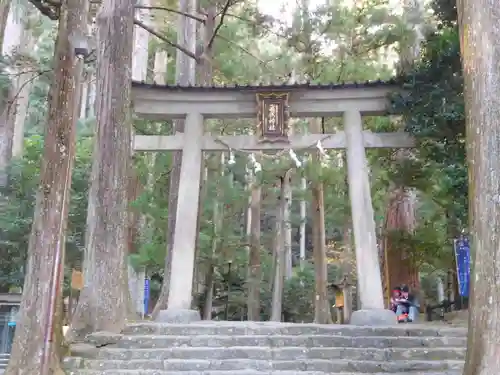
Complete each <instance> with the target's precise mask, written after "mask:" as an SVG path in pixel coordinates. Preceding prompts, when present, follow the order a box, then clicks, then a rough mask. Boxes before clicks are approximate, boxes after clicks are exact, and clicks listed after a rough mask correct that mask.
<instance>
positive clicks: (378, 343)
mask: <svg viewBox="0 0 500 375" xmlns="http://www.w3.org/2000/svg"><path fill="white" fill-rule="evenodd" d="M98 336H100V337H98ZM89 342H91V343H95V344H96V345H97V346H103V345H111V346H113V347H119V348H128V349H140V348H144V349H150V348H171V347H182V346H190V347H225V348H227V347H233V346H264V347H297V346H298V347H305V348H311V347H322V346H328V347H341V348H347V347H354V348H391V347H398V348H442V347H455V348H456V347H458V348H462V347H465V346H466V343H467V338H466V337H465V336H463V337H439V336H436V337H430V336H429V337H413V336H409V337H391V336H367V337H363V336H357V337H352V336H339V335H310V334H304V335H300V336H297V335H293V336H281V335H272V336H269V335H255V336H254V335H237V336H236V335H235V336H231V335H202V334H200V335H193V336H167V335H163V336H159V335H131V336H121V335H118V336H116V335H115V336H113V335H109V336H106V334H105V333H102V334H99V335H97V334H95V335H91V336H90V337H89Z"/></svg>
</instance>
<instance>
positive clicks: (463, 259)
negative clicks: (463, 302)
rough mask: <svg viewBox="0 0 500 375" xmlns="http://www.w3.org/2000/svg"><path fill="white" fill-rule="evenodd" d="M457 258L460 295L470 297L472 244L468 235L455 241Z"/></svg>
mask: <svg viewBox="0 0 500 375" xmlns="http://www.w3.org/2000/svg"><path fill="white" fill-rule="evenodd" d="M453 244H454V246H453V247H454V250H455V260H456V263H457V278H458V288H459V293H460V296H462V297H469V288H470V245H469V238H468V237H467V236H461V237H460V238H457V239H455V240H454V241H453Z"/></svg>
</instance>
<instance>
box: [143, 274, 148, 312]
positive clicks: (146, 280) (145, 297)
mask: <svg viewBox="0 0 500 375" xmlns="http://www.w3.org/2000/svg"><path fill="white" fill-rule="evenodd" d="M148 308H149V279H145V280H144V315H147V314H148Z"/></svg>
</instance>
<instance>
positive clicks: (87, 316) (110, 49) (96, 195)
mask: <svg viewBox="0 0 500 375" xmlns="http://www.w3.org/2000/svg"><path fill="white" fill-rule="evenodd" d="M133 18H134V8H133V2H131V1H129V0H104V1H103V3H102V5H101V8H100V10H99V13H98V14H97V18H96V22H97V27H98V32H97V34H98V47H97V51H98V55H97V93H98V94H97V101H96V114H97V121H96V136H95V146H94V155H93V165H92V183H91V187H90V193H89V212H88V214H87V224H88V227H87V232H88V233H87V243H86V253H85V260H84V288H83V290H82V292H81V295H80V303H79V304H78V306H77V309H76V311H75V314H74V317H73V320H72V322H71V335H70V337H71V338H72V339H75V338H78V337H81V335H84V334H86V333H88V332H92V331H109V332H120V331H121V330H122V328H123V327H124V325H125V323H126V321H127V318H129V317H130V316H132V304H131V300H130V293H129V290H128V281H127V261H126V255H127V252H128V249H127V223H128V212H127V211H128V199H127V198H128V197H127V186H128V178H129V168H130V167H131V166H130V143H131V142H130V141H131V115H130V94H131V84H130V82H131V67H132V49H133V46H132V41H133Z"/></svg>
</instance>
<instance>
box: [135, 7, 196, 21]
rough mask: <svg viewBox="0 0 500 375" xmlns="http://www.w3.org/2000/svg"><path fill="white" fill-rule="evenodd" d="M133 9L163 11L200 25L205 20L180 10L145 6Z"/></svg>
mask: <svg viewBox="0 0 500 375" xmlns="http://www.w3.org/2000/svg"><path fill="white" fill-rule="evenodd" d="M134 8H135V9H149V10H164V11H165V12H170V13H175V14H178V15H180V16H184V17H187V18H191V19H192V20H195V21H198V22H200V23H205V19H204V18H202V17H198V16H195V15H194V14H189V13H185V12H181V11H180V10H177V9H173V8H168V7H157V6H145V5H136V6H135V7H134Z"/></svg>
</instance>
